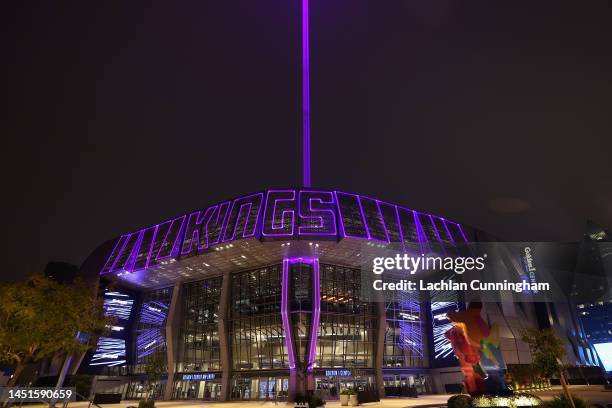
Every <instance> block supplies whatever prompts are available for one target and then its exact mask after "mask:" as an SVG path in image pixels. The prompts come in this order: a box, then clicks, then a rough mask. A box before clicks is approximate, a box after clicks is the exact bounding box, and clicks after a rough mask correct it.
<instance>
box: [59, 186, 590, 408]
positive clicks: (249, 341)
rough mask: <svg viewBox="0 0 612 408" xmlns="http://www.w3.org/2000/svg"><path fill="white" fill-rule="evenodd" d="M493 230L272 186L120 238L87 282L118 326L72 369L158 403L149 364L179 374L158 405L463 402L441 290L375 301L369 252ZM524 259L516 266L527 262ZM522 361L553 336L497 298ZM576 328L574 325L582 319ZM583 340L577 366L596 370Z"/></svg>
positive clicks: (489, 314) (356, 198) (165, 383)
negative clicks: (354, 397)
mask: <svg viewBox="0 0 612 408" xmlns="http://www.w3.org/2000/svg"><path fill="white" fill-rule="evenodd" d="M489 239H490V237H488V236H486V234H484V233H482V232H480V231H477V230H475V229H473V228H469V227H467V226H464V225H461V224H459V223H457V222H454V221H450V220H447V219H445V218H442V217H439V216H436V215H431V214H426V213H423V212H419V211H414V210H411V209H408V208H405V207H402V206H398V205H394V204H390V203H387V202H384V201H381V200H377V199H374V198H370V197H366V196H362V195H357V194H350V193H344V192H340V191H327V190H313V189H286V190H267V191H265V192H258V193H254V194H249V195H246V196H242V197H238V198H235V199H233V200H229V201H226V202H223V203H219V204H214V205H210V206H208V207H206V208H204V209H202V210H196V211H193V212H190V213H187V214H182V215H180V216H178V217H174V218H172V219H170V220H167V221H164V222H161V223H159V224H157V225H152V226H148V227H145V228H142V229H140V230H137V231H133V232H129V233H126V234H124V235H121V236H120V237H117V238H115V239H112V240H110V241H108V242H106V243H104V244H103V245H101V246H100V247H99V248H97V249H96V250H95V251H94V252H93V253H92V254H91V255H90V256H89V257H88V259H87V260H86V261H85V262H84V264H83V265H82V266H81V269H80V272H79V273H80V274H81V275H82V276H86V277H89V278H91V279H99V282H100V285H99V287H100V293H101V295H102V296H104V299H105V311H106V313H107V314H108V315H111V316H115V317H116V318H117V322H116V323H115V325H114V326H113V327H112V330H111V332H110V333H111V334H109V335H107V336H105V337H102V338H100V339H99V340H98V343H97V346H96V348H95V350H93V351H92V352H90V353H88V354H87V355H86V356H84V357H83V358H81V359H80V360H79V361H78V362H76V363H75V364H74V365H73V367H72V368H71V372H72V373H89V374H92V375H95V381H94V385H93V389H94V391H109V390H115V391H119V392H121V393H122V394H123V397H124V398H140V397H143V396H144V395H145V394H144V393H145V390H146V388H145V387H144V382H145V379H146V378H145V375H144V367H145V365H146V364H147V363H148V362H149V361H150V359H152V358H159V356H162V358H163V359H164V361H165V365H166V367H167V370H166V374H165V375H164V376H163V380H162V381H160V382H159V383H158V384H157V385H156V388H155V391H154V393H155V395H156V397H157V398H160V399H161V398H163V399H203V400H242V399H244V400H249V399H251V400H252V399H276V398H291V397H292V396H293V395H294V394H295V392H298V391H300V390H305V389H308V390H316V392H317V393H319V394H320V395H321V396H323V397H324V398H335V397H336V396H337V395H338V394H339V392H340V390H341V389H343V388H345V387H359V388H362V389H371V390H377V391H378V392H379V394H380V395H402V394H403V393H405V392H406V390H407V389H408V390H412V391H411V392H417V393H425V392H428V393H431V392H445V391H447V392H449V391H450V392H452V391H456V390H457V389H458V387H460V383H461V380H462V375H461V373H460V370H459V367H458V366H457V363H456V359H455V358H454V355H453V352H452V348H451V346H450V344H449V342H448V340H447V339H446V337H445V336H444V333H445V332H446V331H447V330H448V329H449V327H450V322H449V321H448V319H446V312H447V311H449V310H458V309H460V308H461V307H463V304H462V302H461V298H460V296H459V294H457V296H456V297H455V298H454V299H450V301H449V298H448V297H445V298H444V300H443V301H440V300H439V299H437V296H438V293H436V292H430V293H423V292H406V291H403V292H397V294H396V295H394V296H392V297H386V298H385V299H383V300H382V301H372V299H364V298H363V291H362V288H361V285H362V279H361V269H362V261H361V258H362V256H363V254H364V252H365V251H368V249H369V248H376V249H381V250H384V249H385V248H393V249H394V250H397V249H398V248H399V250H401V251H406V252H411V251H414V252H415V253H421V254H425V253H426V254H433V253H455V254H460V253H461V252H462V251H465V250H466V248H467V247H466V243H470V242H478V241H482V240H485V241H486V240H489ZM518 264H520V262H518V263H517V265H518ZM483 313H485V314H486V320H488V321H489V322H496V323H497V324H498V325H499V326H500V327H501V331H500V335H501V338H502V343H501V351H502V353H503V355H504V358H505V360H506V362H507V363H508V364H526V363H529V362H531V356H530V353H529V349H528V347H527V345H526V344H524V343H522V342H521V341H520V340H519V331H520V330H521V329H522V328H524V327H527V326H533V327H537V326H538V317H537V316H536V307H535V305H534V304H529V303H526V304H520V305H517V304H513V303H507V304H506V303H487V304H485V308H484V312H483ZM556 313H558V314H559V315H563V316H566V315H567V318H566V319H565V321H564V323H563V324H564V325H565V326H567V327H565V328H562V330H566V331H567V332H568V333H569V332H571V330H574V333H576V331H575V329H572V327H573V326H572V318H571V313H570V312H569V309H568V311H567V312H566V311H564V310H561V309H558V310H557V311H556ZM577 338H578V340H575V339H572V338H568V351H569V354H568V356H569V362H570V363H571V364H589V365H590V364H591V361H589V357H588V350H587V348H588V347H585V346H584V344H581V343H580V341H579V337H577Z"/></svg>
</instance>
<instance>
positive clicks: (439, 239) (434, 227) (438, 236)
mask: <svg viewBox="0 0 612 408" xmlns="http://www.w3.org/2000/svg"><path fill="white" fill-rule="evenodd" d="M429 219H430V220H431V226H432V227H433V230H434V232H435V233H436V237H437V238H438V242H440V243H441V242H442V238H441V237H440V232H439V231H438V227H436V223H435V222H434V219H433V216H432V215H430V216H429ZM440 247H441V248H442V252H444V254H446V248H445V247H444V245H440Z"/></svg>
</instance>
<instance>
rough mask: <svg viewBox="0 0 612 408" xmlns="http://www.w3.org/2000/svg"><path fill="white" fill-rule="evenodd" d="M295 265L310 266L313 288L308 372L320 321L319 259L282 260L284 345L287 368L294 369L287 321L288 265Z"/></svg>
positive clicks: (298, 258) (315, 348)
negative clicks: (286, 351) (287, 357)
mask: <svg viewBox="0 0 612 408" xmlns="http://www.w3.org/2000/svg"><path fill="white" fill-rule="evenodd" d="M295 263H305V264H310V265H312V278H313V279H312V285H313V286H312V287H313V295H312V296H313V306H312V322H311V324H312V327H311V329H310V342H309V343H310V346H309V349H308V365H307V370H308V372H312V370H313V369H314V363H315V357H316V353H317V338H318V336H319V322H320V320H321V273H320V269H319V259H318V258H309V257H296V258H285V259H283V276H282V295H281V315H282V319H283V329H284V331H285V344H286V346H287V350H288V356H289V368H292V369H293V368H295V355H294V354H293V351H294V347H293V340H292V334H291V333H292V330H291V322H290V321H289V310H288V309H289V265H291V264H295Z"/></svg>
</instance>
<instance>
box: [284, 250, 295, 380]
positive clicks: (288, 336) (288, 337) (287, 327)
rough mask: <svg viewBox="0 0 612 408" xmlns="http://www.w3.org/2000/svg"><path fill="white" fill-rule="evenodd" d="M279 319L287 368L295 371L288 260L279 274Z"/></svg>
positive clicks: (285, 260)
mask: <svg viewBox="0 0 612 408" xmlns="http://www.w3.org/2000/svg"><path fill="white" fill-rule="evenodd" d="M281 319H282V323H283V331H284V332H285V347H286V348H287V360H288V362H289V368H290V369H291V370H294V369H295V351H294V347H293V335H292V330H291V322H290V321H289V260H288V259H283V270H282V274H281Z"/></svg>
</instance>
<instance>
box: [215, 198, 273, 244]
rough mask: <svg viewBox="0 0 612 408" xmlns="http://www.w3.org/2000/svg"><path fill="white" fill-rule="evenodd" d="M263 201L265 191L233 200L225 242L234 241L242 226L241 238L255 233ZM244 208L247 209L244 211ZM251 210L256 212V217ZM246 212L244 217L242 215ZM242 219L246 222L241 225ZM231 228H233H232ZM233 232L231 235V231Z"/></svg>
mask: <svg viewBox="0 0 612 408" xmlns="http://www.w3.org/2000/svg"><path fill="white" fill-rule="evenodd" d="M262 203H263V193H257V194H251V195H248V196H246V197H242V198H240V199H238V200H234V201H232V207H231V210H230V212H229V216H228V222H227V225H226V227H225V232H224V234H223V242H229V241H233V240H234V239H235V238H236V232H237V231H238V230H239V229H240V228H241V227H242V229H241V230H240V232H242V236H241V237H240V238H250V237H252V236H254V235H255V232H256V230H257V225H258V221H259V214H260V212H261V207H262ZM243 210H246V211H244V212H243ZM251 212H254V217H253V216H252V215H253V214H252V213H251ZM243 214H244V217H243V218H241V217H240V216H241V215H243ZM241 221H244V224H242V225H241ZM230 228H231V229H230ZM230 232H231V236H229V233H230Z"/></svg>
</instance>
